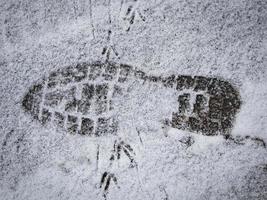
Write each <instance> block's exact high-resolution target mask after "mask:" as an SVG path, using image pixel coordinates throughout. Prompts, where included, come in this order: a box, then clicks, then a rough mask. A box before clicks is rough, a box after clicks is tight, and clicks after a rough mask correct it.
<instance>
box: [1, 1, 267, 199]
mask: <svg viewBox="0 0 267 200" xmlns="http://www.w3.org/2000/svg"><path fill="white" fill-rule="evenodd" d="M130 5H132V6H133V11H132V12H134V13H135V15H136V17H135V19H134V23H133V24H131V25H130V23H129V20H127V16H126V13H127V9H128V7H129V6H130ZM266 13H267V2H266V1H264V0H259V1H255V0H243V1H242V0H234V1H227V0H222V1H212V0H201V1H198V0H179V1H178V0H147V1H141V0H137V1H130V0H121V1H119V0H105V1H103V0H98V1H95V0H74V1H70V0H68V1H61V0H59V1H52V0H42V1H40V0H23V1H22V0H7V1H6V0H0V16H1V17H0V77H1V78H0V94H1V95H0V102H1V103H0V111H1V115H0V130H1V131H0V167H1V171H0V199H1V200H2V199H3V200H11V199H27V200H28V199H29V200H30V199H33V200H34V199H44V200H45V199H64V200H66V199H76V200H77V199H81V200H83V199H87V200H88V199H104V197H103V188H100V180H101V176H102V174H103V173H104V172H105V171H110V172H112V173H114V174H115V176H116V177H117V179H118V185H116V184H114V182H111V184H110V188H109V192H108V194H107V197H106V198H107V199H116V200H118V199H135V200H137V199H145V200H146V199H155V200H156V199H159V200H160V199H161V200H162V199H165V200H176V199H181V200H187V199H188V200H204V199H205V200H206V199H231V200H232V199H260V200H261V199H266V198H267V150H266V148H263V147H262V146H261V145H258V144H256V143H255V142H253V141H252V140H246V141H245V142H244V144H235V143H234V142H229V141H226V140H225V139H224V138H223V137H222V136H203V135H200V134H195V133H190V132H187V131H181V130H177V129H170V128H169V129H166V130H165V129H162V121H160V119H161V117H162V116H167V115H168V114H170V112H171V110H172V106H173V102H172V99H173V98H171V97H172V96H173V95H174V94H173V92H172V91H168V90H159V92H156V93H155V92H154V90H153V87H152V88H142V89H139V88H134V90H133V91H132V93H131V94H129V96H128V99H127V100H126V101H124V100H122V101H123V102H122V104H124V107H123V108H124V111H125V112H124V113H123V112H122V114H121V117H122V121H123V122H124V123H123V124H121V128H120V131H119V133H118V135H119V136H120V138H121V139H122V140H124V141H125V142H127V143H128V144H130V145H131V146H132V147H133V149H134V151H135V154H136V155H135V157H134V158H135V160H136V162H137V163H138V167H137V168H131V167H129V159H128V158H127V156H125V154H122V158H121V159H120V160H119V161H118V162H117V163H115V164H114V165H113V166H112V167H109V157H110V155H111V151H112V148H113V144H114V141H115V140H116V139H118V138H116V137H115V136H108V137H99V138H96V137H86V136H81V135H75V136H73V135H70V134H68V133H66V132H64V131H61V130H57V129H56V128H55V127H54V126H53V124H52V125H47V126H42V125H41V124H39V123H38V122H36V121H34V120H32V118H31V117H30V116H29V115H28V114H26V113H25V112H24V111H23V109H22V107H21V101H22V98H23V96H24V95H25V94H26V93H27V92H28V88H29V87H30V86H32V85H33V84H35V83H36V82H38V81H39V80H40V79H41V78H42V77H43V76H44V75H46V74H49V73H50V72H51V71H53V70H55V69H60V68H62V67H65V66H69V65H74V64H76V63H78V62H94V61H99V60H100V61H104V60H105V57H104V56H103V55H102V54H101V52H102V49H103V47H105V46H107V47H111V46H112V47H113V49H114V51H113V50H111V54H110V61H113V62H116V63H125V64H129V65H132V66H134V67H137V68H139V69H140V70H142V71H144V72H146V73H147V74H153V75H157V76H160V75H162V76H168V75H172V74H175V75H192V76H195V75H203V76H207V77H221V78H223V79H225V80H227V81H229V82H231V83H232V84H233V85H234V86H235V87H236V88H237V89H238V90H239V92H240V96H241V100H242V105H241V109H240V111H239V113H238V114H237V118H236V121H235V124H234V129H233V131H232V135H234V136H251V137H258V138H261V139H263V140H264V141H265V142H267V101H266V100H267V84H266V82H267V74H266V72H267V59H266V56H267V37H266V33H267V15H266ZM142 18H145V21H143V20H142ZM109 21H111V23H110V22H109ZM129 26H130V30H129V31H127V29H128V28H129ZM108 30H111V31H112V33H111V39H110V41H108V40H107V35H108V34H107V33H108ZM115 51H116V52H117V53H118V55H116V54H115ZM137 130H139V131H140V135H139V136H138V134H137ZM189 137H190V138H192V140H193V141H194V142H193V144H192V145H191V146H189V147H188V146H186V145H185V144H184V143H183V141H184V140H186V139H188V138H189ZM98 148H99V150H100V151H99V161H98V162H97V160H96V154H97V149H98Z"/></svg>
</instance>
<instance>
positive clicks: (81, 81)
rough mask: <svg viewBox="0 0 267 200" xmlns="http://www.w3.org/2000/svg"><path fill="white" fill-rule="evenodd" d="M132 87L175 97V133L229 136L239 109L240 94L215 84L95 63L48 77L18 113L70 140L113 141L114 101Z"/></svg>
mask: <svg viewBox="0 0 267 200" xmlns="http://www.w3.org/2000/svg"><path fill="white" fill-rule="evenodd" d="M133 81H141V82H145V83H147V84H156V85H158V86H160V87H161V88H162V89H164V88H171V89H173V90H176V91H177V93H178V96H177V99H176V101H177V106H175V107H174V108H173V113H172V114H171V118H170V119H168V120H167V121H168V122H169V124H170V125H171V126H172V127H174V128H177V129H182V130H188V131H191V132H197V133H202V134H204V135H217V134H223V135H227V134H229V133H230V131H231V128H232V127H233V123H234V120H235V115H236V113H237V111H238V110H239V108H240V105H241V101H240V96H239V93H238V91H237V90H236V89H235V88H234V87H233V86H232V85H231V84H230V83H229V82H227V81H224V80H221V79H219V78H208V77H203V76H195V77H193V76H184V75H172V76H168V77H157V76H150V75H147V74H145V73H144V72H142V71H140V70H138V69H136V68H133V67H132V66H129V65H124V64H116V63H109V62H106V63H102V62H95V63H91V64H88V63H81V64H77V65H76V66H69V67H66V68H63V69H60V70H58V71H54V72H51V73H50V74H48V76H46V77H44V78H43V79H42V80H41V81H40V82H39V83H37V84H35V85H33V86H32V87H31V88H30V89H29V91H28V93H27V94H26V95H25V96H24V98H23V100H22V107H23V108H24V110H25V111H26V112H28V113H30V114H31V115H32V116H33V118H35V119H36V120H38V121H40V122H41V123H42V124H43V125H45V124H47V123H50V122H53V123H56V124H57V125H58V126H59V127H61V128H63V129H65V130H67V131H68V132H69V133H71V134H80V135H88V136H104V135H110V134H113V135H116V133H117V131H118V125H119V124H118V120H117V119H116V117H115V116H114V114H113V109H114V106H115V105H114V103H113V99H114V98H116V97H120V96H122V94H124V93H127V92H128V91H127V90H125V89H123V86H125V84H126V83H127V82H133ZM141 86H142V85H141ZM163 106H164V105H163Z"/></svg>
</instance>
